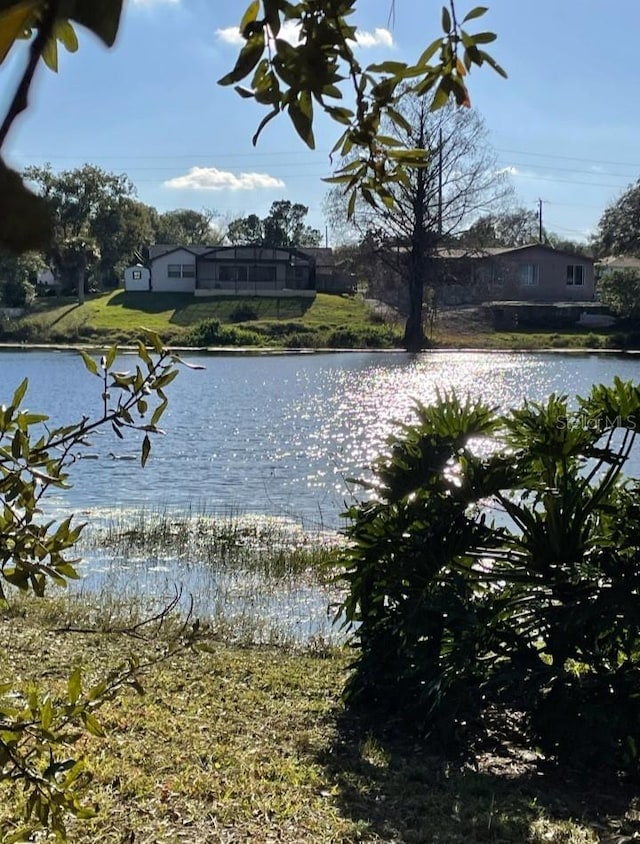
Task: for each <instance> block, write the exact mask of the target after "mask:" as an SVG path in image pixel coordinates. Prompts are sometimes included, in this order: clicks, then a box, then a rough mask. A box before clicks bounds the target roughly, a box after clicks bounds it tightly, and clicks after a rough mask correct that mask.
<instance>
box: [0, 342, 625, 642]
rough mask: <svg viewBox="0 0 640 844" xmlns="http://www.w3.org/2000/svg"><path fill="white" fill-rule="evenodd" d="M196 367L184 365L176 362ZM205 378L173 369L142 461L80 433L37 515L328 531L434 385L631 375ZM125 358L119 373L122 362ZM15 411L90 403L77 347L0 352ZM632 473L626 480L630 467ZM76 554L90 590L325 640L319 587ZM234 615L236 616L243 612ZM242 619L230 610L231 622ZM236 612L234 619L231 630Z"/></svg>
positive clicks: (619, 361) (334, 370) (213, 363)
mask: <svg viewBox="0 0 640 844" xmlns="http://www.w3.org/2000/svg"><path fill="white" fill-rule="evenodd" d="M192 359H193V360H194V362H195V360H196V357H195V356H189V360H190V361H191V360H192ZM197 362H198V363H200V364H205V366H206V369H205V370H204V371H192V370H184V371H183V372H182V373H181V374H180V376H179V377H178V378H177V379H176V381H174V382H173V383H172V384H171V385H170V387H169V388H168V390H167V393H168V395H169V401H170V404H169V410H168V411H167V413H166V414H165V416H164V417H163V420H162V424H163V426H164V427H165V428H166V435H165V436H164V437H161V438H157V439H156V440H155V442H154V447H153V452H152V456H151V458H150V459H149V462H148V464H147V467H146V468H145V469H144V470H140V469H139V467H138V465H137V464H136V462H134V461H133V460H129V459H118V458H129V457H132V456H133V455H135V454H136V453H139V441H136V439H135V438H128V439H126V440H125V441H123V442H120V441H118V440H116V438H115V435H113V434H112V432H111V431H110V430H109V431H102V432H99V433H97V434H96V435H95V436H94V437H92V443H91V445H90V447H88V451H89V452H90V453H91V454H92V455H94V459H91V460H79V461H78V462H77V463H76V464H75V465H74V466H73V467H72V471H71V480H72V481H73V483H74V486H73V488H72V489H70V490H65V491H56V492H54V493H53V494H52V495H51V496H50V497H49V499H48V502H47V505H46V506H47V507H48V509H49V510H50V511H51V513H52V514H54V515H58V514H61V513H63V512H64V513H66V512H68V511H72V512H74V511H75V512H76V513H78V514H79V516H80V518H83V519H85V520H88V521H89V522H90V523H91V525H92V526H93V527H94V528H95V527H96V526H99V525H100V523H101V522H102V521H103V519H104V517H105V516H106V518H109V515H110V514H112V513H113V511H114V510H118V512H120V513H124V514H125V518H126V513H127V512H128V513H130V514H135V513H138V512H139V511H140V509H141V508H152V509H153V508H155V509H158V508H160V509H162V510H163V511H165V512H168V513H169V512H172V511H175V512H184V511H185V510H188V509H189V508H196V509H197V508H200V509H204V510H206V511H207V512H210V513H215V512H223V513H234V512H236V513H256V514H265V515H273V516H279V517H287V516H289V517H291V518H292V519H294V520H296V522H298V523H302V524H303V525H304V526H305V527H306V528H310V529H312V530H317V529H318V528H335V527H337V526H339V523H340V516H339V514H340V513H341V512H342V511H343V510H344V508H345V504H348V503H350V501H351V500H352V495H353V489H352V487H351V485H350V484H349V482H348V480H347V479H348V478H353V477H362V476H363V474H364V473H365V472H366V469H367V467H368V466H369V465H370V464H371V462H372V461H373V460H374V459H375V457H376V456H377V455H378V454H380V452H381V451H382V450H383V449H384V446H385V439H386V437H387V436H388V434H389V433H390V432H391V431H392V430H393V429H394V425H395V424H396V423H397V422H399V421H400V422H408V421H410V420H411V418H412V407H413V405H414V402H415V401H421V402H424V403H428V402H431V401H433V400H434V398H435V397H436V394H437V393H438V391H440V392H441V393H442V392H445V391H450V390H455V391H456V392H457V393H458V394H459V395H461V396H464V395H466V394H470V395H471V396H472V397H477V398H482V399H483V400H484V401H485V402H486V403H488V404H490V405H495V406H496V407H506V406H509V405H521V404H522V402H523V401H524V399H525V398H527V399H530V400H541V399H543V398H545V397H546V396H547V395H548V394H549V393H551V392H556V393H561V394H565V393H568V394H569V395H574V394H576V393H579V394H582V395H585V394H587V393H588V392H589V390H590V388H591V385H592V384H593V383H595V382H603V383H611V381H612V380H613V377H614V376H615V375H619V376H620V377H621V378H623V379H632V380H636V379H637V378H638V375H639V368H638V359H637V358H635V357H633V356H627V357H616V356H613V355H591V356H589V355H567V354H565V355H562V354H491V353H486V352H481V353H440V354H438V353H425V354H421V355H415V356H410V355H405V354H392V353H389V354H386V353H385V354H376V353H348V354H317V355H278V356H275V357H273V356H264V357H260V356H258V357H256V356H249V357H244V356H206V357H203V356H199V357H197ZM132 363H133V360H132V359H131V358H129V359H127V357H126V356H123V358H122V359H121V360H120V361H119V362H118V366H119V368H121V369H122V368H127V364H132ZM25 375H26V376H28V378H29V381H30V392H29V393H28V401H27V405H28V406H29V407H30V408H31V409H32V410H38V411H46V412H48V413H49V414H50V417H51V424H52V425H60V424H64V423H68V422H72V421H75V420H77V419H79V418H80V416H81V415H82V414H92V415H97V414H99V413H100V410H101V400H100V394H101V385H100V381H99V380H98V379H96V378H93V377H91V376H90V375H89V374H88V373H87V372H86V370H85V367H84V365H83V363H82V361H81V360H80V358H79V356H78V355H77V354H73V353H62V352H42V351H22V350H21V351H3V352H0V402H7V401H8V400H10V398H11V395H12V393H13V390H14V389H15V388H16V387H17V385H18V384H19V383H20V381H21V380H22V378H23V377H24V376H25ZM630 469H631V471H632V473H634V474H640V469H639V467H638V465H637V461H636V465H631V467H630ZM143 556H144V559H142V558H139V559H137V558H136V557H135V555H132V554H131V553H128V554H126V555H118V554H117V553H115V554H114V553H111V552H108V551H105V550H103V551H102V552H100V551H99V550H98V549H94V550H92V551H90V552H89V553H88V554H87V556H86V562H85V564H84V565H83V573H84V574H85V578H84V580H83V584H82V589H84V590H89V591H99V590H100V589H101V588H103V587H104V586H107V587H108V588H111V589H113V590H115V591H116V592H117V593H118V594H119V595H121V596H123V597H125V598H126V597H127V595H128V594H129V592H128V591H127V590H129V591H130V592H131V593H132V599H133V593H135V595H136V596H138V597H140V596H142V597H143V598H144V597H146V596H153V597H154V599H156V600H157V599H158V598H161V597H162V596H163V595H164V594H165V593H167V591H169V592H171V591H172V588H173V584H175V583H180V584H182V586H183V587H184V590H185V594H188V593H192V594H194V595H196V596H198V598H200V599H202V602H201V605H198V606H197V607H196V611H197V612H204V613H205V614H206V615H208V616H216V614H217V613H218V611H219V610H220V612H222V615H224V618H225V619H226V621H230V622H232V624H233V623H235V629H236V630H237V626H238V617H240V621H242V619H243V618H246V619H248V620H249V621H248V623H250V624H255V623H256V621H257V622H258V623H259V624H262V622H263V621H264V623H265V627H264V630H263V633H262V634H260V632H259V631H258V632H257V637H258V638H260V636H261V635H262V636H263V637H264V636H266V637H267V638H268V637H269V636H271V635H272V634H271V632H270V631H271V630H273V625H272V624H271V621H273V620H274V619H276V620H278V621H279V622H280V625H276V627H278V629H280V630H282V624H281V622H282V621H283V620H284V621H286V622H287V625H286V627H287V630H286V633H287V635H292V636H293V637H294V638H297V639H300V638H303V639H304V638H308V637H309V636H321V637H328V636H329V635H330V631H331V627H330V623H329V621H328V617H327V602H328V600H329V599H330V597H331V596H330V595H328V593H327V591H326V589H324V588H319V587H318V584H317V583H316V584H309V583H306V582H305V580H304V578H297V579H296V578H293V579H291V580H286V581H282V583H281V588H278V589H273V588H272V587H270V588H269V589H267V590H264V589H263V588H262V587H263V584H262V583H258V582H255V581H254V580H252V579H251V575H250V574H248V573H247V572H241V576H239V575H238V571H235V572H234V571H232V570H230V571H226V572H225V571H224V569H220V568H219V567H214V568H212V567H211V566H210V565H203V564H202V563H201V562H199V561H198V560H197V559H189V560H185V559H184V558H183V557H181V556H179V555H175V554H173V555H172V554H167V555H165V556H164V557H162V556H160V557H158V559H151V560H150V558H149V554H145V555H143ZM249 610H251V611H250V612H249ZM243 614H244V615H243ZM234 619H235V622H234Z"/></svg>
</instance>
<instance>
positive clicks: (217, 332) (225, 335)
mask: <svg viewBox="0 0 640 844" xmlns="http://www.w3.org/2000/svg"><path fill="white" fill-rule="evenodd" d="M186 342H187V344H188V345H189V346H255V345H258V344H259V339H258V337H257V335H256V334H254V333H253V332H252V331H245V330H243V329H241V328H232V327H227V326H223V325H222V323H221V322H220V320H218V319H205V320H203V321H202V322H199V323H198V324H197V325H194V326H193V328H191V329H190V331H189V332H188V333H187V337H186Z"/></svg>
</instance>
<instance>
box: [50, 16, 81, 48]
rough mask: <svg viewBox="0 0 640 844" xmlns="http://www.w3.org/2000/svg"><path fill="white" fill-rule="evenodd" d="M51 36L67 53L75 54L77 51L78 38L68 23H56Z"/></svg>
mask: <svg viewBox="0 0 640 844" xmlns="http://www.w3.org/2000/svg"><path fill="white" fill-rule="evenodd" d="M53 34H54V36H55V37H56V38H57V39H58V41H60V43H61V44H63V45H64V47H65V49H66V50H68V52H69V53H75V52H76V51H77V49H78V36H77V35H76V31H75V29H74V28H73V27H72V26H71V24H70V23H69V21H64V20H63V21H57V22H56V25H55V27H54V29H53Z"/></svg>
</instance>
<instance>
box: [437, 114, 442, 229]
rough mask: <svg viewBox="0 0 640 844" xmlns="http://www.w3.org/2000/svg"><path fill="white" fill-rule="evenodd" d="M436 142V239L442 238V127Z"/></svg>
mask: <svg viewBox="0 0 640 844" xmlns="http://www.w3.org/2000/svg"><path fill="white" fill-rule="evenodd" d="M438 134H439V140H438V237H439V238H441V237H442V126H441V127H440V132H439V133H438Z"/></svg>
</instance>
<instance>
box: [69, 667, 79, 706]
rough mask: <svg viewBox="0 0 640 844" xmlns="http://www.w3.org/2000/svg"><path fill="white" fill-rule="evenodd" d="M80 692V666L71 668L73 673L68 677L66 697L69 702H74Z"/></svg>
mask: <svg viewBox="0 0 640 844" xmlns="http://www.w3.org/2000/svg"><path fill="white" fill-rule="evenodd" d="M81 692H82V671H81V669H80V666H77V667H76V668H74V669H73V673H72V674H71V676H70V677H69V681H68V683H67V697H68V698H69V703H76V702H77V700H78V698H79V697H80V693H81Z"/></svg>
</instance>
